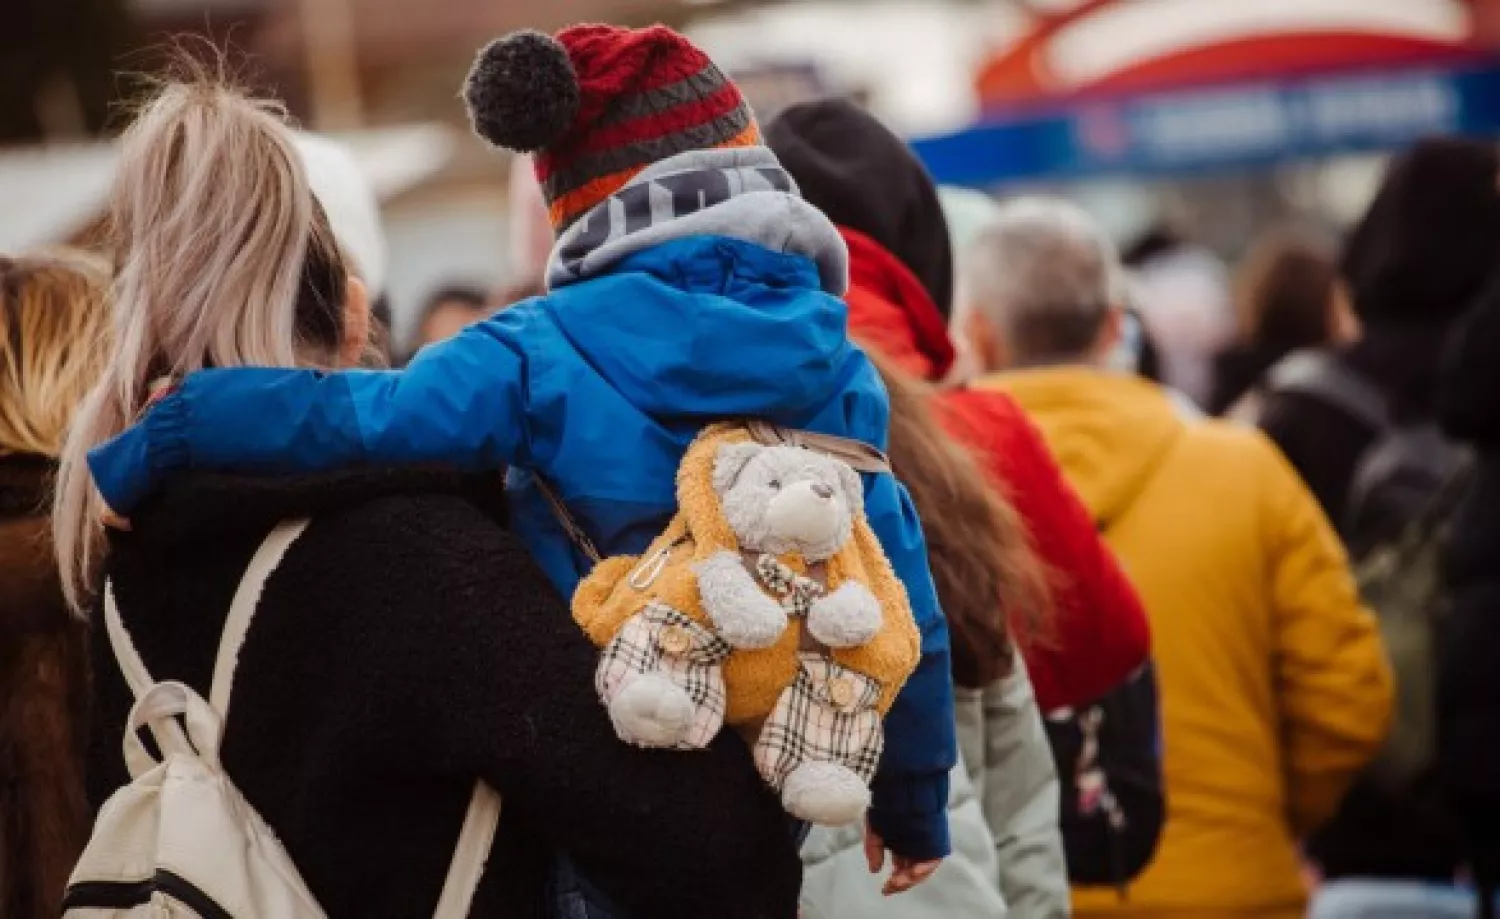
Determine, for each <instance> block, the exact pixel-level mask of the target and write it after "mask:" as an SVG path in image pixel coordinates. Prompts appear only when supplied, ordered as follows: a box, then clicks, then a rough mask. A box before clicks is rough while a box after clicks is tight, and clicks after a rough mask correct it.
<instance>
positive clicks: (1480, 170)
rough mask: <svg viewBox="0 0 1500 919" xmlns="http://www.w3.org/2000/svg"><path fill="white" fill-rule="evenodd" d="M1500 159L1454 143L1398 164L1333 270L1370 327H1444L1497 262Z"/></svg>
mask: <svg viewBox="0 0 1500 919" xmlns="http://www.w3.org/2000/svg"><path fill="white" fill-rule="evenodd" d="M1497 183H1500V153H1497V152H1496V149H1495V147H1494V146H1492V145H1490V144H1487V143H1481V142H1479V141H1474V140H1467V139H1463V138H1456V137H1435V138H1429V139H1427V140H1423V141H1420V142H1419V143H1417V144H1416V146H1414V147H1412V148H1411V149H1410V150H1408V151H1407V152H1406V153H1404V154H1402V155H1401V156H1399V157H1397V158H1396V159H1395V160H1394V161H1393V162H1392V164H1391V167H1390V169H1389V170H1388V171H1387V172H1386V175H1385V179H1384V181H1383V182H1382V183H1381V186H1380V190H1379V192H1377V193H1376V196H1375V200H1374V201H1373V202H1371V204H1370V208H1369V210H1367V211H1366V212H1365V215H1364V217H1363V218H1362V219H1361V220H1360V222H1359V224H1358V225H1357V226H1355V228H1354V230H1353V231H1352V232H1351V233H1350V234H1349V239H1348V242H1347V243H1346V244H1345V247H1344V253H1343V257H1342V259H1341V264H1340V270H1341V273H1342V274H1343V276H1344V280H1345V281H1346V282H1347V283H1348V285H1349V291H1350V294H1351V296H1352V299H1353V303H1354V310H1355V312H1356V313H1358V314H1359V317H1360V318H1361V319H1362V320H1364V321H1365V322H1366V323H1367V324H1380V323H1383V322H1403V323H1412V322H1416V323H1421V322H1431V323H1434V324H1444V323H1446V322H1448V320H1450V319H1452V318H1454V317H1456V316H1458V315H1459V314H1460V313H1462V312H1463V311H1464V310H1465V309H1467V308H1468V307H1469V305H1470V304H1471V303H1472V302H1473V301H1474V298H1475V297H1476V296H1478V295H1479V293H1480V291H1481V290H1482V289H1483V288H1484V286H1485V282H1486V281H1487V280H1488V279H1489V277H1490V275H1491V272H1493V271H1494V269H1495V266H1496V264H1497V262H1500V185H1497Z"/></svg>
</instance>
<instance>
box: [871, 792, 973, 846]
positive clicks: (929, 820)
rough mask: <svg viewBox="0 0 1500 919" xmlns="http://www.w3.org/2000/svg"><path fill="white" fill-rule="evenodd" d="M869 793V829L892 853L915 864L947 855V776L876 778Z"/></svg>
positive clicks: (948, 841) (949, 844) (949, 842)
mask: <svg viewBox="0 0 1500 919" xmlns="http://www.w3.org/2000/svg"><path fill="white" fill-rule="evenodd" d="M871 791H872V793H873V800H872V802H871V805H870V826H871V827H873V828H874V830H875V832H876V833H879V834H880V838H881V839H883V840H885V844H886V847H887V848H889V849H890V850H891V851H892V852H895V853H896V854H897V855H903V856H905V857H907V858H912V859H916V860H918V861H931V860H933V859H939V858H947V857H948V855H949V854H951V852H952V851H953V845H952V842H951V841H950V840H949V838H948V773H947V772H934V773H928V774H925V775H898V776H892V777H890V778H888V779H887V778H886V777H885V776H883V775H877V776H876V777H875V782H874V783H873V785H872V786H871Z"/></svg>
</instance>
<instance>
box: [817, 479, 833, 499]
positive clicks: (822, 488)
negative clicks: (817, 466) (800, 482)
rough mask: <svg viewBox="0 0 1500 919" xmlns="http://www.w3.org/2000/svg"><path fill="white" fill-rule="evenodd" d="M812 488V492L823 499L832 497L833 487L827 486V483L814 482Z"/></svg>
mask: <svg viewBox="0 0 1500 919" xmlns="http://www.w3.org/2000/svg"><path fill="white" fill-rule="evenodd" d="M812 490H813V494H815V495H817V496H818V497H820V498H822V499H823V500H824V501H827V500H828V499H829V498H832V497H833V489H832V488H829V487H828V486H827V485H824V484H823V483H822V482H814V483H813V487H812Z"/></svg>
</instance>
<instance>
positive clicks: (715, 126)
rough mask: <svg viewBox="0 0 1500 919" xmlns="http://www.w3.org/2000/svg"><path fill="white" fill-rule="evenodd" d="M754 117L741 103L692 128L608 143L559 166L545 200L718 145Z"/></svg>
mask: <svg viewBox="0 0 1500 919" xmlns="http://www.w3.org/2000/svg"><path fill="white" fill-rule="evenodd" d="M753 121H754V119H753V118H752V117H751V115H750V109H749V108H748V107H747V106H745V105H743V104H742V105H740V106H739V107H737V108H736V109H735V110H734V111H732V112H728V113H726V114H724V115H721V116H719V117H718V118H715V119H714V120H713V121H706V122H704V123H703V124H700V125H694V126H693V127H691V128H684V129H682V130H680V131H672V132H671V133H669V134H665V135H663V136H661V137H657V138H653V139H652V140H643V141H639V142H637V143H633V144H625V145H623V146H619V147H610V148H609V149H608V150H600V151H599V152H598V153H589V154H585V155H583V156H580V157H578V158H576V159H574V160H571V161H569V163H568V166H567V168H566V169H561V170H558V171H556V172H554V173H552V175H550V176H548V177H547V181H545V182H543V183H542V190H543V191H544V192H545V193H546V195H547V200H548V201H556V200H557V199H558V198H561V197H562V196H563V195H566V194H567V193H568V192H570V191H573V190H575V189H578V188H582V187H583V186H584V185H587V184H588V183H589V182H592V181H594V180H595V179H598V178H601V177H603V176H607V175H612V174H614V173H616V172H621V171H623V170H626V169H631V168H634V167H636V166H641V165H644V164H646V163H654V162H656V161H658V160H664V159H667V158H669V157H673V156H676V155H677V154H679V153H686V152H687V151H689V150H704V149H707V148H710V147H717V146H718V145H719V144H722V143H724V142H725V141H727V140H730V139H732V138H734V137H736V136H738V135H739V134H740V133H741V132H743V131H744V130H745V129H746V128H748V127H749V126H750V125H751V124H752V123H753Z"/></svg>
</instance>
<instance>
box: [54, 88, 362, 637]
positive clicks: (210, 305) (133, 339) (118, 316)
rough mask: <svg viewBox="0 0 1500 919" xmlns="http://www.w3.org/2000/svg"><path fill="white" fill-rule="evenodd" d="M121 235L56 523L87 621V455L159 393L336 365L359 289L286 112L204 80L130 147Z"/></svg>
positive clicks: (61, 554)
mask: <svg viewBox="0 0 1500 919" xmlns="http://www.w3.org/2000/svg"><path fill="white" fill-rule="evenodd" d="M108 221H109V229H110V233H111V236H112V242H113V244H114V249H115V253H116V258H117V265H118V269H117V272H116V275H115V278H114V288H113V296H112V306H113V309H112V312H113V338H114V347H113V348H112V349H111V351H110V354H109V357H108V360H107V362H106V364H105V366H104V370H103V375H102V377H101V379H100V381H99V383H98V385H97V386H96V387H95V388H94V390H93V391H92V392H90V393H89V395H88V396H87V398H86V399H85V400H84V402H83V405H82V406H81V407H80V408H79V410H78V413H77V416H76V417H75V419H74V423H73V427H72V429H71V430H70V432H69V435H68V439H67V443H66V446H65V448H64V450H63V454H62V464H61V468H60V469H59V472H58V486H57V501H56V504H55V509H54V512H53V536H54V542H55V546H56V552H57V557H58V563H59V567H60V569H61V570H62V573H63V588H64V592H65V593H66V595H67V598H68V602H69V603H70V604H71V605H72V606H73V608H74V609H75V610H81V609H82V608H83V606H84V604H85V603H86V602H87V601H88V596H89V592H90V588H91V586H92V584H91V581H92V577H93V574H94V571H95V565H96V559H97V556H98V554H99V547H100V543H101V542H102V540H101V535H102V532H103V531H102V523H101V520H102V516H103V511H104V507H103V504H102V502H101V501H100V499H99V497H98V494H97V492H96V491H95V489H94V487H93V483H92V480H91V478H90V474H89V469H88V464H87V456H88V451H89V450H90V449H92V448H93V447H95V446H97V445H98V444H100V443H102V442H104V441H105V440H108V439H109V438H111V437H113V436H115V435H117V434H119V433H120V432H121V431H123V430H124V429H125V428H126V427H127V426H129V425H130V424H131V423H132V422H133V421H134V420H135V419H136V418H137V416H138V415H139V414H140V413H141V412H142V411H143V409H144V408H145V405H146V401H147V398H148V396H149V390H150V388H151V386H152V384H153V381H156V380H158V379H160V378H163V377H179V376H181V375H184V374H187V373H191V372H192V371H195V370H200V369H203V368H206V367H232V366H239V365H260V366H281V367H289V366H296V365H298V364H303V363H319V362H324V363H326V362H328V361H329V360H330V359H331V355H332V354H333V353H334V352H336V351H337V348H338V344H339V338H340V335H341V333H342V327H343V317H342V310H343V301H344V295H345V284H346V282H347V275H346V273H345V269H344V263H343V260H342V257H341V256H340V254H339V250H338V246H337V244H336V243H335V241H334V239H333V236H332V234H331V232H330V230H329V227H328V221H327V218H326V216H324V214H323V213H322V209H321V208H320V207H319V206H318V204H317V201H316V200H315V199H314V197H313V194H312V191H311V190H310V188H309V185H308V180H307V175H306V173H305V172H304V170H303V166H302V161H301V158H300V157H299V156H298V154H297V150H296V148H295V146H294V144H293V139H292V133H291V130H290V128H289V127H288V126H287V123H286V113H285V110H284V109H283V108H282V106H281V105H280V104H279V103H276V102H271V101H266V100H260V99H254V98H251V97H249V96H247V95H244V94H242V93H240V92H239V91H237V90H235V89H234V88H232V87H230V86H228V85H226V84H225V83H224V82H223V81H222V80H220V79H216V78H209V77H205V76H203V75H201V74H198V75H195V76H194V77H192V78H191V79H189V80H186V81H182V82H168V83H165V84H164V85H163V86H162V87H161V88H160V90H159V91H158V92H157V94H156V95H155V97H154V98H153V99H152V100H151V101H150V102H149V103H147V104H146V106H145V107H144V108H143V109H142V111H141V113H140V115H139V116H138V117H137V118H136V120H135V122H134V124H132V125H131V127H130V128H129V129H128V130H127V131H126V132H125V134H124V136H123V137H122V138H121V141H120V164H119V169H118V172H117V173H116V175H115V180H114V186H113V190H112V193H111V200H110V206H109V215H108Z"/></svg>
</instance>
